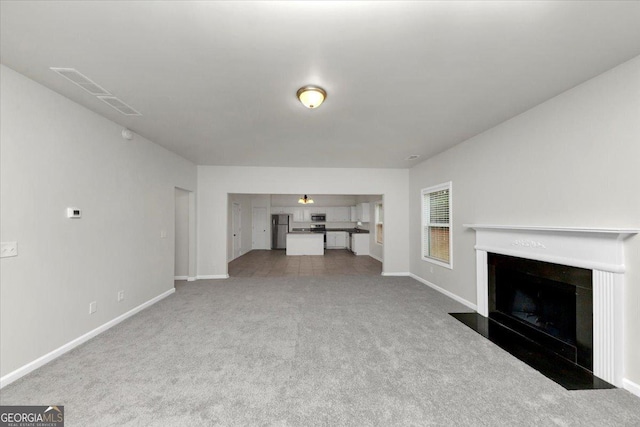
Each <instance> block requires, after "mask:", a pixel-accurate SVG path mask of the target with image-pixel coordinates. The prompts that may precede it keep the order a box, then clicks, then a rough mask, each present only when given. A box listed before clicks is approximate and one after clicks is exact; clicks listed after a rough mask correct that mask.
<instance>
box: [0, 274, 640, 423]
mask: <svg viewBox="0 0 640 427" xmlns="http://www.w3.org/2000/svg"><path fill="white" fill-rule="evenodd" d="M451 311H468V310H467V309H466V308H465V307H464V306H462V305H460V304H458V303H457V302H455V301H453V300H451V299H449V298H447V297H445V296H443V295H442V294H440V293H438V292H436V291H434V290H432V289H430V288H428V287H426V286H424V285H422V284H420V283H418V282H417V281H415V280H413V279H410V278H406V277H359V276H335V277H308V278H302V277H300V278H231V279H228V280H222V281H198V282H189V283H186V284H179V285H178V286H177V292H176V293H175V294H174V295H172V296H170V297H168V298H166V299H164V300H162V301H161V302H159V303H157V304H156V305H154V306H152V307H150V308H148V309H146V310H144V311H142V312H140V313H139V314H137V315H136V316H134V317H132V318H130V319H128V320H126V321H125V322H123V323H121V324H119V325H117V326H115V327H114V328H112V329H110V330H108V331H107V332H105V333H103V334H101V335H99V336H98V337H96V338H94V339H92V340H91V341H89V342H87V343H85V344H84V345H82V346H80V347H78V348H76V349H74V350H73V351H71V352H69V353H67V354H65V355H64V356H62V357H60V358H59V359H57V360H55V361H53V362H51V363H49V364H48V365H46V366H44V367H42V368H41V369H39V370H37V371H35V372H33V373H31V374H30V375H28V376H26V377H24V378H22V379H21V380H18V381H16V382H15V383H13V384H10V385H9V386H7V387H5V388H4V389H3V390H1V391H0V402H1V403H2V404H3V405H10V404H21V405H25V404H34V405H36V404H37V405H43V404H47V405H49V404H62V405H65V415H66V419H67V420H66V425H67V426H127V425H132V426H138V425H144V426H151V425H155V426H182V425H184V426H187V425H188V426H193V425H225V426H233V425H281V426H321V425H326V426H367V425H380V426H392V425H402V426H404V425H442V426H513V425H518V426H552V425H558V426H625V425H626V426H638V425H640V399H639V398H637V397H635V396H633V395H632V394H630V393H629V392H627V391H625V390H621V389H614V390H591V391H567V390H565V389H564V388H562V387H561V386H559V385H557V384H556V383H554V382H553V381H551V380H549V379H547V378H546V377H544V376H543V375H541V374H540V373H538V372H537V371H535V370H533V369H532V368H530V367H529V366H527V365H526V364H524V363H522V362H520V361H519V360H517V359H515V358H514V357H512V356H511V355H509V354H508V353H506V352H505V351H503V350H501V349H500V348H498V347H497V346H495V345H494V344H492V343H491V342H489V341H488V340H486V339H484V338H482V337H481V336H480V335H478V334H477V333H475V332H474V331H472V330H471V329H469V328H468V327H466V326H465V325H463V324H462V323H460V322H458V321H457V320H456V319H454V318H453V317H451V316H449V315H447V313H448V312H451Z"/></svg>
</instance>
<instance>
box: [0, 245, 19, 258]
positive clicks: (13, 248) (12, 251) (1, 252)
mask: <svg viewBox="0 0 640 427" xmlns="http://www.w3.org/2000/svg"><path fill="white" fill-rule="evenodd" d="M10 256H18V242H2V247H1V248H0V258H7V257H10Z"/></svg>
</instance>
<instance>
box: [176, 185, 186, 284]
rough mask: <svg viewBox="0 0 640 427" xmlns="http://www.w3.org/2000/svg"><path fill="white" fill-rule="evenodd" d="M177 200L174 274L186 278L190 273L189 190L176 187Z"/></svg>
mask: <svg viewBox="0 0 640 427" xmlns="http://www.w3.org/2000/svg"><path fill="white" fill-rule="evenodd" d="M175 200H176V201H175V204H176V205H175V240H176V244H175V252H176V253H175V270H174V274H175V276H176V277H180V278H186V277H187V276H188V275H189V192H188V191H185V190H182V189H180V188H176V192H175ZM183 280H184V279H183Z"/></svg>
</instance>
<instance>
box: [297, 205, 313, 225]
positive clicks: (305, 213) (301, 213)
mask: <svg viewBox="0 0 640 427" xmlns="http://www.w3.org/2000/svg"><path fill="white" fill-rule="evenodd" d="M309 221H311V209H309V208H293V222H309Z"/></svg>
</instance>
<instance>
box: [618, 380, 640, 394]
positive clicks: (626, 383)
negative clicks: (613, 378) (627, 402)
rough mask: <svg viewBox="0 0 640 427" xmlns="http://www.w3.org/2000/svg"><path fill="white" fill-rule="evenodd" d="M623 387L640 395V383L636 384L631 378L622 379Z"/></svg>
mask: <svg viewBox="0 0 640 427" xmlns="http://www.w3.org/2000/svg"><path fill="white" fill-rule="evenodd" d="M622 387H623V388H624V389H625V390H627V391H628V392H630V393H632V394H635V395H636V396H638V397H640V384H636V383H634V382H633V381H631V380H628V379H626V378H623V379H622Z"/></svg>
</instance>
